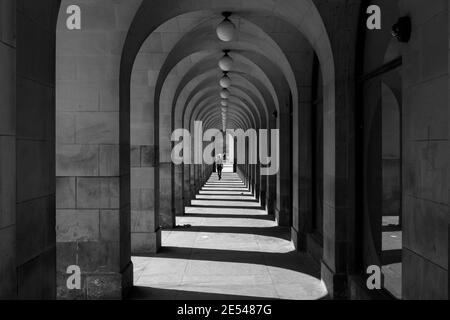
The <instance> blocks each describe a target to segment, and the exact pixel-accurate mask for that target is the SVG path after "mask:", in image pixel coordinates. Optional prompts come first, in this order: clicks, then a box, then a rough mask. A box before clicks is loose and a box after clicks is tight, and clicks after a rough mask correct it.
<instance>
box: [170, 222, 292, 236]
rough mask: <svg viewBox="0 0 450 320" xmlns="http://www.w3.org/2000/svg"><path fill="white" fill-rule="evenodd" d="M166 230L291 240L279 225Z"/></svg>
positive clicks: (194, 227)
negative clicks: (250, 235)
mask: <svg viewBox="0 0 450 320" xmlns="http://www.w3.org/2000/svg"><path fill="white" fill-rule="evenodd" d="M216 218H217V217H216ZM233 218H237V216H234V217H233ZM251 219H253V216H252V217H251ZM166 230H167V231H183V232H207V233H225V234H254V235H259V236H267V237H276V238H280V239H283V240H286V241H290V240H291V235H290V231H289V229H288V228H280V227H260V228H255V227H222V226H220V227H214V226H190V227H177V228H175V229H166Z"/></svg>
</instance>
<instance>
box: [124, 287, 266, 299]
mask: <svg viewBox="0 0 450 320" xmlns="http://www.w3.org/2000/svg"><path fill="white" fill-rule="evenodd" d="M128 299H131V300H149V299H151V300H274V299H269V298H265V297H250V296H239V295H231V294H221V293H208V292H195V291H185V290H172V289H160V288H149V287H140V286H136V287H134V288H133V290H132V291H131V293H130V295H129V296H128Z"/></svg>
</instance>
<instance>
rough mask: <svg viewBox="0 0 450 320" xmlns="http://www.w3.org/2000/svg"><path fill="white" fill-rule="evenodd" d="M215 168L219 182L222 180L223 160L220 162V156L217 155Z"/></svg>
mask: <svg viewBox="0 0 450 320" xmlns="http://www.w3.org/2000/svg"><path fill="white" fill-rule="evenodd" d="M216 168H217V174H218V176H219V180H222V169H223V160H222V155H221V154H219V155H218V156H217V157H216Z"/></svg>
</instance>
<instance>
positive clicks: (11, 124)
mask: <svg viewBox="0 0 450 320" xmlns="http://www.w3.org/2000/svg"><path fill="white" fill-rule="evenodd" d="M15 11H16V2H15V1H12V0H11V1H2V2H0V86H1V87H2V90H1V91H0V256H1V257H2V258H1V259H0V299H15V298H17V279H18V277H17V270H16V260H17V259H16V251H17V244H16V229H17V222H16V187H15V185H16V144H17V143H16V22H15V19H14V17H15ZM20 18H21V16H18V20H19V19H20ZM26 31H28V30H27V29H26ZM24 40H25V39H24ZM28 40H29V39H28ZM24 53H25V52H24ZM35 85H36V86H37V85H38V84H37V83H36V84H35ZM31 106H33V104H32V105H31ZM23 107H26V106H23ZM24 111H26V109H24ZM36 298H38V297H36Z"/></svg>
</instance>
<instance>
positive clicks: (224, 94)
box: [220, 89, 231, 99]
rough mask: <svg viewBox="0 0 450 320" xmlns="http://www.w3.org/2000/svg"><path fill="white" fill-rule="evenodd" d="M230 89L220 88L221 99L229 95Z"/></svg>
mask: <svg viewBox="0 0 450 320" xmlns="http://www.w3.org/2000/svg"><path fill="white" fill-rule="evenodd" d="M230 95H231V94H230V91H229V90H228V89H222V91H220V97H221V98H222V99H228V98H229V97H230Z"/></svg>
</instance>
